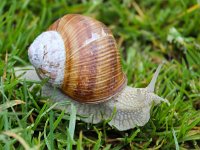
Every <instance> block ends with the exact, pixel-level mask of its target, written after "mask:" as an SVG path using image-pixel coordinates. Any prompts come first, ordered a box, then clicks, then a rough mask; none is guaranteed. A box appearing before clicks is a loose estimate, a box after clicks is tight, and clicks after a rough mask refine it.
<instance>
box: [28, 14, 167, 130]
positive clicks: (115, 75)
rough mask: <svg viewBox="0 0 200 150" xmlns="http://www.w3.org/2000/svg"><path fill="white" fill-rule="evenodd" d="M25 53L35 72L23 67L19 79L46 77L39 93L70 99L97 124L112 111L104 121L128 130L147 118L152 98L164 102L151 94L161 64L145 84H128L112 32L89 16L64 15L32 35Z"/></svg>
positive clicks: (83, 113)
mask: <svg viewBox="0 0 200 150" xmlns="http://www.w3.org/2000/svg"><path fill="white" fill-rule="evenodd" d="M28 56H29V60H30V62H31V64H32V65H33V66H34V68H35V70H36V71H35V70H34V69H33V70H30V71H28V72H27V73H26V74H25V75H24V78H28V79H35V80H40V79H44V78H48V79H49V80H48V83H50V85H46V86H44V87H43V91H42V92H43V95H45V96H50V97H51V99H52V100H53V101H65V100H67V101H70V102H71V103H73V104H74V105H75V106H76V108H77V113H78V114H80V115H86V116H88V117H87V118H83V120H84V121H85V122H92V123H98V122H100V121H101V120H102V119H108V118H110V117H111V115H112V114H113V111H114V110H116V112H115V113H114V116H113V117H112V119H111V121H110V122H109V124H110V125H113V126H115V127H116V128H117V129H118V130H121V131H122V130H128V129H130V128H134V127H135V126H143V125H144V124H146V123H147V122H148V120H149V118H150V108H151V106H152V103H153V102H154V103H155V104H158V103H159V102H160V101H164V102H167V103H168V101H167V100H166V99H163V98H161V97H159V96H158V95H156V94H154V86H155V82H156V79H157V77H158V73H159V71H160V68H161V65H159V67H158V68H157V70H156V72H155V74H154V76H153V79H152V81H151V82H150V84H149V85H148V86H147V87H146V88H133V87H130V86H127V78H126V76H125V74H124V73H123V71H122V68H121V64H120V54H119V51H118V49H117V45H116V42H115V39H114V37H113V35H112V33H111V31H110V30H109V28H107V27H106V26H105V25H104V24H103V23H101V22H99V21H97V20H95V19H92V18H90V17H87V16H83V15H78V14H69V15H65V16H63V17H62V18H60V19H58V20H57V21H55V22H54V23H53V24H52V25H51V26H50V27H49V28H48V30H47V31H46V32H43V33H41V34H40V35H39V36H38V37H37V38H36V39H35V40H34V42H33V43H32V44H31V45H30V47H29V49H28ZM36 72H37V74H36ZM37 75H38V76H39V78H38V77H37ZM54 87H57V89H55V88H54ZM63 109H66V111H70V107H69V108H68V107H67V106H66V107H64V108H63Z"/></svg>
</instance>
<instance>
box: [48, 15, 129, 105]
mask: <svg viewBox="0 0 200 150" xmlns="http://www.w3.org/2000/svg"><path fill="white" fill-rule="evenodd" d="M48 30H56V31H57V32H59V33H60V34H61V36H62V38H63V40H64V43H65V49H66V63H65V64H66V65H65V75H64V81H63V85H62V87H61V90H62V91H63V92H64V93H66V94H67V95H69V96H70V97H71V98H73V99H74V100H77V101H79V102H84V103H99V102H102V101H106V100H108V99H110V98H111V97H113V96H115V95H116V94H118V93H119V92H120V91H121V90H122V89H123V88H124V87H125V86H126V82H127V81H126V76H125V75H124V73H123V72H122V68H121V64H120V54H119V51H118V49H117V46H116V42H115V39H114V37H113V35H112V33H111V31H110V30H109V29H108V28H107V27H106V26H105V25H104V24H102V23H101V22H99V21H97V20H94V19H92V18H90V17H86V16H82V15H77V14H72V15H65V16H64V17H62V18H61V19H59V20H57V21H56V22H55V23H54V24H52V25H51V26H50V27H49V29H48Z"/></svg>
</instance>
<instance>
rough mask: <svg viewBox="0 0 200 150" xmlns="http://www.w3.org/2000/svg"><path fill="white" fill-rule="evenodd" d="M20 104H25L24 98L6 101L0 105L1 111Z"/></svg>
mask: <svg viewBox="0 0 200 150" xmlns="http://www.w3.org/2000/svg"><path fill="white" fill-rule="evenodd" d="M20 104H25V102H24V101H22V100H12V101H7V102H6V103H4V104H1V105H0V112H1V111H4V110H5V109H8V108H10V107H13V106H16V105H20Z"/></svg>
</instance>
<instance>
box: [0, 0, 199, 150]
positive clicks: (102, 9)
mask: <svg viewBox="0 0 200 150" xmlns="http://www.w3.org/2000/svg"><path fill="white" fill-rule="evenodd" d="M69 13H78V14H83V15H87V16H90V17H93V18H96V19H97V20H100V21H102V22H103V23H104V24H106V25H107V26H108V27H109V28H110V29H111V30H112V32H113V35H114V37H115V39H116V41H117V45H118V47H119V51H120V53H121V62H122V67H123V71H124V72H125V74H126V75H127V78H128V85H129V86H132V87H146V86H147V85H148V83H149V82H150V81H151V78H152V75H153V73H154V71H155V69H156V68H157V66H158V65H159V64H161V63H162V62H165V63H164V65H163V67H162V69H161V72H160V74H159V77H158V81H157V84H156V89H155V93H156V94H158V95H159V96H161V97H163V98H165V99H168V100H169V102H170V106H168V105H166V104H165V103H161V104H159V105H157V106H154V107H152V109H151V118H150V120H149V121H148V123H147V124H146V125H145V126H143V127H136V128H134V129H130V130H127V131H118V130H117V129H115V128H114V127H111V126H109V125H108V121H103V122H101V123H99V124H96V125H93V124H89V123H84V122H82V121H80V116H77V117H76V119H77V120H76V122H75V109H72V113H70V114H65V113H64V111H61V110H57V109H54V105H55V104H52V103H50V102H49V100H48V98H44V97H42V96H41V95H40V94H38V93H40V91H41V87H42V85H43V84H44V82H42V83H34V82H33V81H26V80H21V79H19V78H18V77H17V76H15V73H14V69H13V68H14V66H15V67H18V66H26V65H29V64H30V63H29V60H28V56H27V49H28V47H29V46H30V44H31V43H32V42H33V40H34V39H35V38H36V37H37V35H39V34H40V33H41V32H43V31H45V30H46V29H47V28H48V26H49V25H51V24H52V23H53V22H54V21H55V20H57V19H58V18H60V17H62V16H63V15H65V14H69ZM0 77H1V79H0V84H1V85H0V149H6V150H7V149H27V150H28V149H32V150H36V149H78V150H79V149H104V150H108V149H114V150H118V149H177V150H179V149H200V1H199V0H163V1H162V0H140V1H139V0H137V1H134V0H121V1H118V0H110V1H103V0H96V1H87V0H82V1H78V0H75V1H73V2H72V1H71V0H69V1H68V0H41V1H40V0H0ZM33 84H36V86H35V87H34V88H31V89H30V87H31V86H32V85H33Z"/></svg>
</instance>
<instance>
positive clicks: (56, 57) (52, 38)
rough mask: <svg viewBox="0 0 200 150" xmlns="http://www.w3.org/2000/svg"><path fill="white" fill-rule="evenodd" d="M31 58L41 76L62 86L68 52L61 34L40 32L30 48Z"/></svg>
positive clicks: (29, 54)
mask: <svg viewBox="0 0 200 150" xmlns="http://www.w3.org/2000/svg"><path fill="white" fill-rule="evenodd" d="M28 56H29V60H30V62H31V63H32V65H33V66H34V67H35V68H36V70H37V71H38V74H39V76H40V77H41V78H42V79H44V78H49V82H50V83H51V84H53V85H56V86H58V87H60V86H61V85H62V83H63V79H64V70H65V61H66V52H65V45H64V41H63V39H62V37H61V35H60V34H59V33H58V32H56V31H47V32H43V33H42V34H40V35H39V36H38V37H37V38H36V39H35V40H34V42H33V43H32V44H31V46H30V47H29V50H28Z"/></svg>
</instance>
